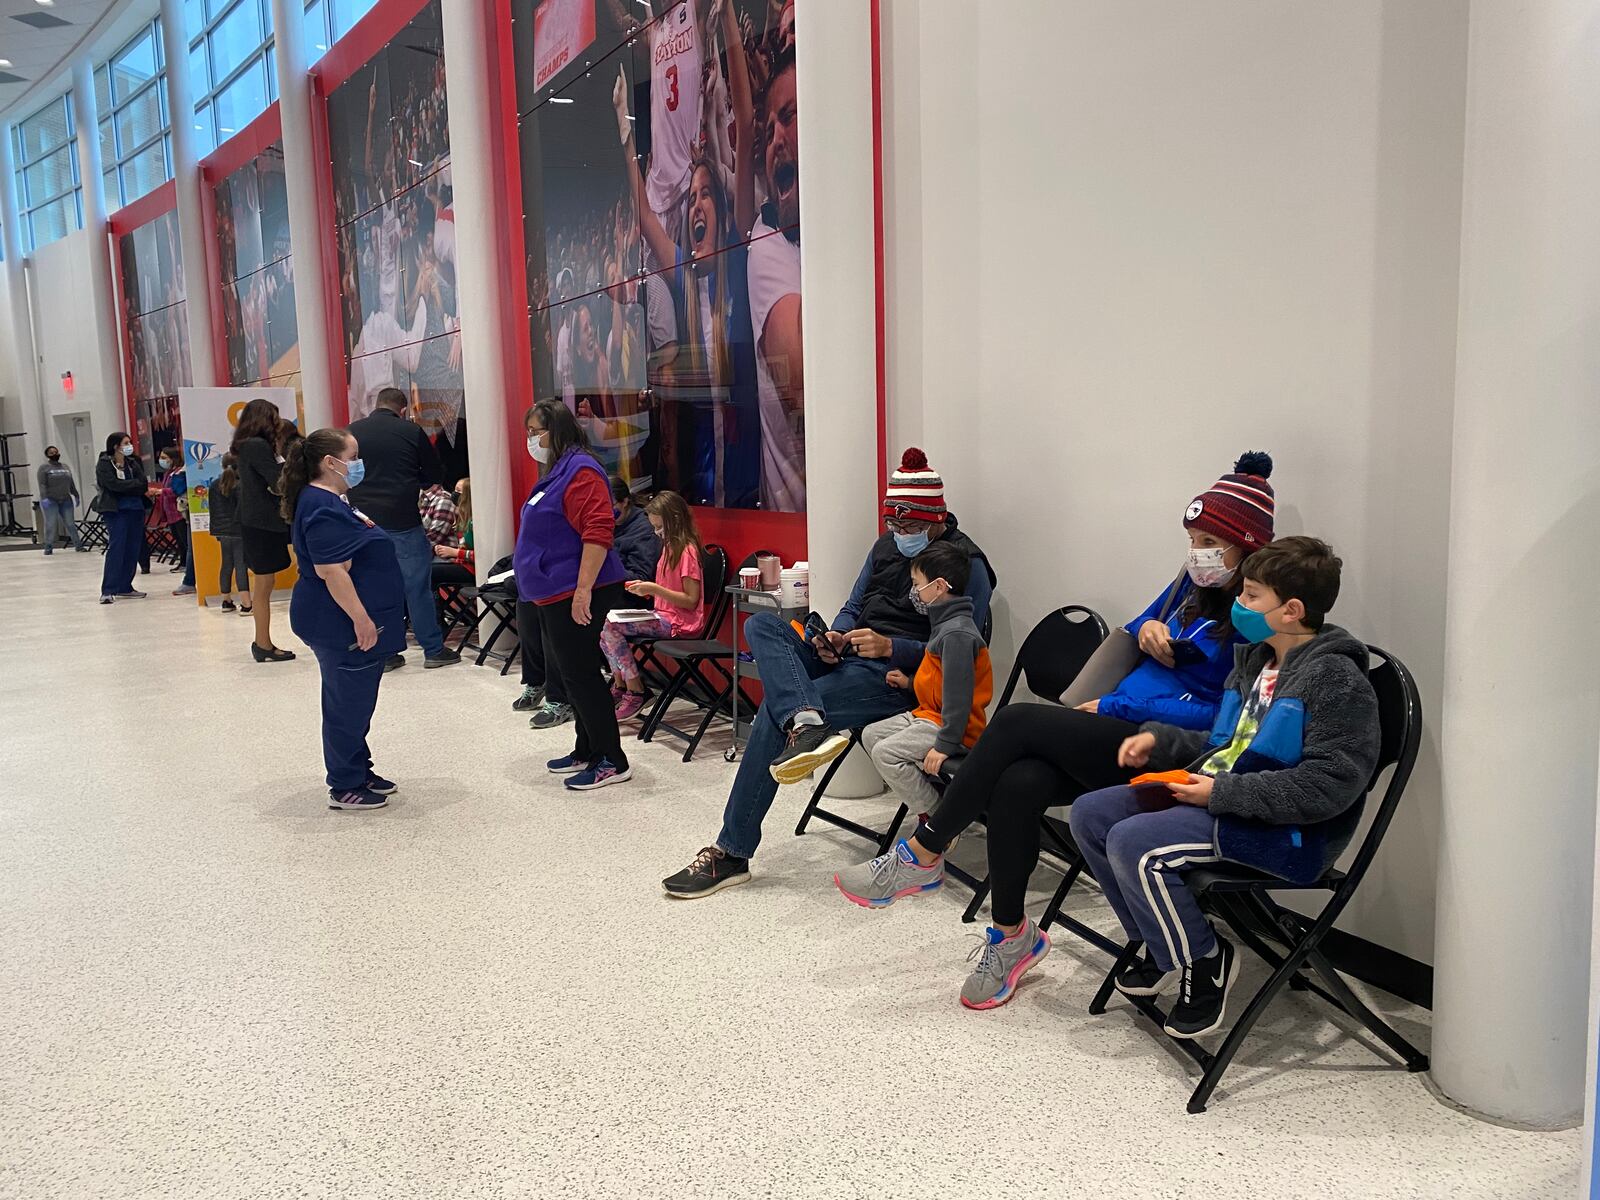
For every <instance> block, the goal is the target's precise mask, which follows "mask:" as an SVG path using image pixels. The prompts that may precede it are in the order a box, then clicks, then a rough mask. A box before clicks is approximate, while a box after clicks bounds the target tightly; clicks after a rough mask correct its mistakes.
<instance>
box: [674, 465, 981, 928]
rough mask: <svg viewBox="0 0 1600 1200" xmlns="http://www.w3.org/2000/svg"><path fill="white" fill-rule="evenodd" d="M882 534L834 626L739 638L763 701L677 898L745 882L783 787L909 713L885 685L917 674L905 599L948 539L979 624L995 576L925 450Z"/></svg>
mask: <svg viewBox="0 0 1600 1200" xmlns="http://www.w3.org/2000/svg"><path fill="white" fill-rule="evenodd" d="M883 519H884V524H885V525H886V526H887V528H888V532H887V533H885V534H883V535H882V536H881V537H879V538H878V540H877V541H876V542H874V543H873V546H872V549H871V550H870V551H869V552H868V554H867V561H866V563H865V565H863V566H862V568H861V574H860V575H859V576H858V577H857V579H856V583H855V587H854V588H853V589H851V592H850V599H849V600H847V601H846V602H845V606H844V607H843V608H842V609H840V610H839V615H838V616H837V617H836V618H835V619H834V622H833V625H832V627H831V628H830V629H829V630H828V632H827V633H826V634H824V635H821V636H819V637H817V638H816V640H815V641H814V642H813V643H811V644H809V645H808V644H807V643H806V642H805V641H802V640H801V639H800V638H799V637H797V636H796V635H795V632H794V630H793V628H792V627H790V626H789V625H788V624H786V623H785V622H783V621H782V620H780V619H779V618H778V617H776V616H774V615H773V614H771V613H756V614H755V615H754V616H752V617H750V619H749V620H748V621H746V622H745V627H744V631H745V639H746V640H747V641H748V642H749V643H750V651H751V653H752V654H754V655H755V659H756V662H757V664H758V665H759V666H760V668H761V686H762V689H763V692H764V694H765V699H763V701H762V703H761V708H760V709H759V710H758V711H757V712H756V716H755V720H754V722H753V723H752V725H751V728H750V741H749V742H748V743H747V744H746V746H745V752H744V758H743V759H741V760H740V762H739V772H738V774H737V775H735V776H734V780H733V791H732V792H731V793H730V794H729V796H728V804H727V808H726V809H725V810H724V811H723V815H722V832H721V833H719V834H718V835H717V840H716V842H715V843H713V844H712V845H710V846H707V847H705V849H703V850H701V851H700V853H699V854H698V855H696V856H695V859H694V861H693V862H691V863H690V864H689V865H688V866H687V867H685V868H684V869H683V870H681V871H679V872H678V873H677V874H676V875H672V876H670V877H669V878H667V879H665V880H663V881H662V886H663V887H664V888H665V889H666V892H667V895H669V896H673V897H676V898H679V899H691V898H694V897H699V896H707V895H710V894H711V893H712V892H715V891H718V890H720V889H722V888H725V887H729V886H732V885H734V884H739V883H744V882H745V881H746V880H747V879H749V878H750V856H751V855H753V854H754V853H755V851H756V847H757V845H759V843H760V841H761V822H762V821H763V820H764V819H765V818H766V815H767V810H768V809H770V808H771V807H772V802H773V800H774V799H775V798H776V797H777V794H778V785H779V784H780V783H798V782H799V781H800V780H802V779H804V778H805V777H806V776H807V775H809V774H810V773H811V772H812V771H815V770H816V769H817V768H818V767H821V766H823V765H825V764H826V763H829V762H831V761H832V760H833V759H835V758H837V757H838V756H839V755H840V754H843V753H844V751H845V750H846V748H848V746H849V744H850V738H849V735H848V733H847V732H846V731H848V730H850V729H853V728H856V727H858V726H862V725H870V724H871V723H872V722H874V721H881V720H883V719H884V718H886V717H892V716H895V715H896V714H897V713H902V712H906V711H908V710H909V709H910V708H911V707H912V704H913V702H914V697H913V695H912V693H910V692H908V691H905V690H903V689H900V688H892V687H890V686H889V684H888V681H887V677H888V674H889V672H890V671H891V670H895V669H898V670H901V671H904V672H905V673H906V674H907V675H915V674H916V671H917V667H918V666H920V665H921V662H922V652H923V650H924V648H925V646H926V643H927V641H928V637H929V622H928V614H927V612H926V610H925V607H926V606H923V611H918V605H919V602H918V601H917V600H916V599H915V598H914V597H913V595H912V591H911V560H912V559H913V558H915V557H916V556H917V555H918V554H920V553H922V551H923V550H924V549H925V548H926V547H927V546H928V543H929V542H931V541H936V540H946V541H948V542H950V543H951V544H952V545H955V546H957V547H959V548H960V549H962V550H963V551H965V552H966V554H967V555H968V557H969V558H970V559H971V560H972V578H971V580H970V581H969V582H968V584H967V595H968V596H970V597H971V599H972V608H973V620H974V621H975V622H977V624H978V625H979V626H980V627H981V626H982V625H983V623H984V620H985V619H986V617H987V616H988V613H989V601H990V599H991V598H992V596H993V594H994V585H995V574H994V569H993V568H992V567H990V565H989V562H988V559H987V557H986V556H985V555H984V553H983V551H982V550H980V549H978V547H977V544H976V543H974V542H973V540H972V539H971V538H969V537H967V535H966V534H964V533H962V532H961V530H960V528H959V526H958V525H957V523H956V519H955V516H954V514H952V513H951V512H950V511H949V510H948V509H947V508H946V507H945V501H944V481H943V480H941V479H940V478H939V476H938V475H937V474H935V473H934V472H933V470H932V469H930V468H929V466H928V459H927V457H926V456H925V455H924V454H923V453H922V451H920V450H916V449H911V450H907V451H906V452H905V456H904V457H903V458H902V459H901V462H900V469H899V470H898V471H896V472H894V474H893V475H891V476H890V477H889V489H888V492H887V494H886V495H885V496H884V499H883Z"/></svg>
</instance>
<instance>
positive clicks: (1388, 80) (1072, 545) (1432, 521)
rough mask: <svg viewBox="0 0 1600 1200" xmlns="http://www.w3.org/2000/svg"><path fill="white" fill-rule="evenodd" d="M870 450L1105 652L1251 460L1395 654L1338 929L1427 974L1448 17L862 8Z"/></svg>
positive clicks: (1439, 12) (1447, 404)
mask: <svg viewBox="0 0 1600 1200" xmlns="http://www.w3.org/2000/svg"><path fill="white" fill-rule="evenodd" d="M883 20H884V52H883V69H884V90H885V168H886V172H887V196H886V211H885V228H886V231H887V259H888V263H889V279H888V296H887V300H888V308H889V327H888V328H889V366H890V388H889V393H890V442H891V446H892V447H894V448H896V450H898V448H899V447H902V446H905V445H908V444H912V443H916V444H920V445H922V446H923V447H924V448H925V449H926V450H927V451H928V453H929V455H930V458H931V459H932V462H933V465H934V466H935V467H936V468H938V469H939V470H941V471H942V472H943V473H944V475H945V478H946V482H947V485H948V488H949V494H950V498H951V502H952V505H953V507H955V508H956V510H957V511H958V513H959V514H960V515H961V516H962V517H963V519H964V521H965V524H966V525H967V527H968V529H969V531H970V532H972V533H973V534H974V535H975V536H976V538H977V539H978V541H979V542H980V543H981V544H982V545H983V546H984V547H985V549H986V550H987V551H988V552H989V553H990V555H991V557H992V559H993V561H994V563H995V565H996V568H997V569H998V572H999V574H1000V580H1001V582H1000V600H999V601H998V603H997V614H996V621H997V625H996V645H997V651H998V652H999V654H1000V655H1001V656H1002V658H1004V659H1006V660H1009V658H1010V656H1011V652H1012V650H1013V649H1014V647H1015V645H1016V644H1017V643H1018V642H1019V641H1020V640H1021V638H1022V637H1023V636H1024V635H1025V634H1026V632H1027V630H1028V628H1029V627H1030V626H1031V625H1032V623H1033V622H1034V621H1035V620H1037V619H1038V617H1039V616H1041V615H1042V614H1043V613H1044V612H1046V611H1047V610H1048V609H1050V608H1052V607H1055V606H1057V605H1060V604H1062V603H1067V602H1072V601H1080V602H1084V603H1088V604H1091V605H1093V606H1094V607H1096V608H1097V609H1099V610H1100V611H1101V612H1102V613H1104V614H1105V615H1106V616H1107V617H1108V618H1109V619H1112V620H1113V621H1115V622H1120V621H1125V620H1127V619H1128V618H1129V617H1131V616H1132V615H1133V614H1134V613H1136V612H1138V611H1139V610H1140V609H1141V608H1142V607H1143V606H1144V605H1145V604H1146V603H1148V601H1149V600H1150V598H1151V597H1152V596H1153V595H1154V594H1155V593H1156V592H1157V590H1158V589H1159V588H1160V587H1161V585H1162V584H1163V583H1164V582H1166V581H1167V580H1169V579H1170V578H1171V577H1172V575H1173V574H1174V572H1175V571H1176V570H1177V568H1178V566H1179V565H1180V560H1181V555H1182V551H1183V548H1184V546H1185V544H1186V543H1185V540H1184V536H1183V531H1182V528H1181V518H1182V513H1183V510H1184V508H1185V506H1186V505H1187V504H1188V502H1189V500H1190V498H1191V497H1192V496H1193V495H1194V494H1196V493H1197V492H1199V491H1201V490H1202V489H1204V488H1205V487H1206V486H1208V485H1209V484H1210V483H1211V482H1212V481H1213V480H1214V479H1215V478H1216V476H1217V475H1218V474H1219V473H1221V472H1222V471H1224V470H1227V469H1229V468H1230V466H1231V463H1232V461H1233V459H1234V457H1235V456H1236V455H1237V454H1238V453H1239V452H1240V451H1243V450H1247V449H1266V450H1269V451H1271V452H1272V454H1273V456H1274V457H1275V458H1276V460H1277V464H1278V466H1277V472H1276V473H1275V475H1274V478H1273V482H1274V484H1275V485H1276V487H1277V489H1278V497H1279V509H1278V530H1279V532H1280V533H1301V532H1305V533H1313V534H1316V535H1318V536H1321V537H1325V538H1327V539H1329V540H1330V541H1331V542H1333V544H1334V546H1335V547H1336V549H1337V550H1338V551H1339V552H1340V553H1341V554H1342V555H1343V557H1344V559H1345V562H1346V575H1345V581H1346V582H1345V591H1344V595H1343V597H1342V599H1341V602H1340V604H1339V606H1338V609H1337V611H1336V613H1335V618H1334V619H1335V620H1337V621H1339V622H1340V623H1342V624H1345V625H1347V626H1348V627H1350V628H1351V629H1352V630H1353V631H1355V632H1356V633H1357V634H1358V635H1360V636H1362V637H1364V638H1366V639H1367V640H1369V641H1373V642H1377V643H1380V644H1382V645H1384V646H1386V647H1388V648H1390V649H1392V650H1393V651H1394V652H1395V653H1396V654H1398V655H1399V656H1400V657H1402V658H1403V659H1404V660H1405V661H1406V662H1407V663H1408V664H1409V665H1410V666H1411V668H1412V669H1413V671H1414V672H1415V673H1416V674H1417V676H1418V679H1419V682H1420V684H1421V687H1422V691H1423V697H1424V703H1425V705H1426V707H1427V711H1428V715H1429V716H1430V717H1432V718H1433V720H1432V722H1431V723H1430V725H1429V728H1428V730H1427V734H1426V736H1425V741H1424V748H1423V756H1422V762H1421V764H1420V766H1419V768H1418V772H1417V775H1416V777H1415V779H1414V783H1413V786H1412V789H1411V791H1410V792H1409V793H1408V796H1407V803H1406V805H1405V807H1404V809H1403V810H1402V812H1401V813H1400V815H1399V816H1398V817H1397V819H1396V822H1395V825H1394V827H1393V829H1392V831H1391V833H1390V834H1389V836H1388V839H1387V841H1386V844H1385V848H1384V851H1383V854H1382V856H1381V857H1380V859H1379V860H1378V863H1377V865H1376V866H1375V868H1374V872H1373V874H1372V875H1371V876H1370V877H1369V879H1368V881H1367V884H1366V885H1365V887H1364V888H1363V890H1362V892H1361V893H1360V894H1358V896H1357V898H1356V900H1355V902H1354V904H1353V906H1352V909H1351V911H1350V912H1349V913H1348V914H1347V916H1346V917H1345V919H1344V921H1343V922H1342V924H1343V925H1344V926H1345V927H1346V928H1348V929H1350V930H1351V931H1352V932H1355V933H1358V934H1360V935H1362V936H1364V937H1368V938H1371V939H1373V940H1375V941H1378V942H1380V943H1382V944H1384V945H1388V946H1391V947H1393V948H1395V949H1397V950H1400V951H1402V952H1403V953H1405V954H1408V955H1411V956H1413V957H1415V958H1418V959H1421V960H1423V961H1431V957H1432V947H1433V920H1434V900H1433V893H1434V881H1435V847H1436V840H1437V837H1436V827H1437V815H1438V807H1439V785H1438V779H1439V761H1438V723H1437V718H1438V712H1439V707H1438V706H1439V697H1440V686H1441V677H1442V671H1443V629H1442V612H1443V596H1444V579H1445V569H1446V543H1447V535H1448V518H1449V502H1450V445H1451V414H1452V405H1453V399H1452V397H1453V386H1454V360H1455V323H1456V287H1457V267H1458V260H1459V237H1460V204H1461V170H1462V168H1461V163H1462V140H1463V128H1464V107H1463V106H1464V88H1465V64H1466V17H1465V13H1464V6H1461V5H1458V4H1455V3H1451V2H1449V0H1407V2H1405V3H1400V2H1398V0H1397V2H1394V3H1387V4H1386V3H1382V2H1380V0H1352V2H1348V3H1340V4H1331V3H1327V4H1297V5H1284V4H1279V3H1275V2H1273V0H1229V2H1227V3H1224V4H1209V5H1204V6H1195V5H1189V4H1182V3H1175V2H1164V3H1147V4H1141V5H1137V6H1129V5H1117V6H1113V5H1086V4H1065V5H1063V4H1059V3H1050V2H1047V0H1007V3H1005V4H994V5H985V6H983V10H982V19H981V20H978V19H976V18H975V16H974V13H973V10H972V7H971V6H970V5H966V4H959V3H956V0H883Z"/></svg>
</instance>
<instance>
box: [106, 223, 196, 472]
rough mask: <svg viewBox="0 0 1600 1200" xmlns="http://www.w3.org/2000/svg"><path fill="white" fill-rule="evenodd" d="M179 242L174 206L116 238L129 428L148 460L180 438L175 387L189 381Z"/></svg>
mask: <svg viewBox="0 0 1600 1200" xmlns="http://www.w3.org/2000/svg"><path fill="white" fill-rule="evenodd" d="M180 245H181V244H180V242H179V240H178V214H177V212H176V210H172V211H169V212H165V213H162V214H161V215H160V216H159V217H156V218H155V219H154V220H151V221H148V222H146V223H145V224H143V225H141V226H139V227H138V228H137V229H132V230H129V231H128V232H127V233H124V234H122V235H121V236H120V237H119V239H118V243H117V256H118V258H119V260H120V266H121V274H122V331H123V348H124V352H125V353H126V355H127V364H128V381H129V384H130V386H131V387H132V390H133V395H132V397H131V399H132V401H133V410H134V417H135V420H134V423H135V426H136V428H135V431H134V432H135V435H136V436H137V437H138V439H139V452H140V454H141V455H143V456H144V457H145V458H146V459H148V460H150V461H154V459H155V456H156V455H157V454H159V453H160V452H161V451H162V450H164V449H166V448H167V447H168V446H173V445H177V444H178V443H179V442H180V440H181V439H182V430H181V428H180V423H179V419H178V389H179V388H181V387H188V386H189V385H190V384H191V383H192V382H193V380H192V379H191V377H190V367H189V326H188V304H187V302H186V298H185V295H184V290H183V252H182V250H181V248H180Z"/></svg>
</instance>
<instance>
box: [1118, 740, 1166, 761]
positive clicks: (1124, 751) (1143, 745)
mask: <svg viewBox="0 0 1600 1200" xmlns="http://www.w3.org/2000/svg"><path fill="white" fill-rule="evenodd" d="M1155 748H1156V735H1155V734H1153V733H1136V734H1134V735H1133V736H1132V737H1131V738H1128V739H1127V740H1126V741H1124V742H1123V743H1122V746H1121V748H1120V749H1119V750H1118V751H1117V766H1119V767H1142V766H1144V765H1145V763H1147V762H1149V761H1150V752H1151V751H1152V750H1154V749H1155Z"/></svg>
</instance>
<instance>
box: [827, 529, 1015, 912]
mask: <svg viewBox="0 0 1600 1200" xmlns="http://www.w3.org/2000/svg"><path fill="white" fill-rule="evenodd" d="M970 575H971V563H970V561H969V559H968V557H967V555H966V554H965V553H963V552H962V551H961V550H960V549H958V548H957V547H955V546H950V545H946V544H944V543H943V542H935V543H933V545H931V546H929V547H928V548H927V549H926V550H924V551H923V552H922V553H921V554H919V555H917V557H916V558H915V559H914V560H913V561H912V563H911V602H912V603H913V604H914V605H915V606H916V607H917V608H918V609H919V610H923V609H925V610H926V611H927V613H928V620H929V623H930V625H931V626H932V630H933V632H932V635H931V636H930V637H929V639H928V645H927V649H926V650H925V651H924V652H923V655H922V663H921V665H920V666H919V667H918V668H917V674H916V678H915V679H908V678H906V675H905V673H904V672H903V671H891V672H889V675H888V683H889V685H890V686H891V687H902V688H910V689H911V690H912V691H914V692H915V693H916V696H917V707H916V708H915V709H914V710H913V711H912V712H909V713H901V714H900V715H899V716H894V717H889V718H888V719H887V720H883V721H879V722H877V723H876V724H873V725H868V726H867V727H866V729H864V730H863V731H862V733H861V744H862V745H863V746H864V747H866V750H867V753H868V754H869V755H871V756H872V761H873V764H874V765H875V766H876V767H877V768H878V773H879V774H881V775H882V776H883V779H884V782H885V783H887V784H888V785H889V790H890V791H891V792H893V793H894V795H895V797H896V798H897V799H898V800H899V801H900V802H901V803H902V804H904V805H905V806H906V807H907V808H909V809H910V810H911V811H912V812H914V813H920V812H926V811H927V810H928V809H930V808H932V807H933V804H934V801H936V800H937V799H938V798H939V792H938V789H936V788H935V787H934V785H933V782H932V780H933V779H934V778H936V777H937V776H938V774H939V769H940V768H941V767H943V766H944V764H945V761H946V760H947V759H949V758H951V757H952V756H954V755H957V754H964V753H966V752H967V751H968V750H970V749H972V746H973V744H974V743H975V742H976V741H977V740H978V735H979V734H981V733H982V732H983V728H984V725H985V724H987V722H988V716H987V715H986V714H987V710H988V707H989V701H990V700H991V699H992V698H993V697H994V671H993V669H992V668H991V666H990V663H989V647H988V646H986V645H985V644H984V641H983V634H982V633H981V632H980V631H979V629H978V626H977V623H976V622H975V621H974V620H973V606H972V600H971V599H970V598H969V597H968V596H966V595H965V592H966V590H967V581H968V579H969V578H970ZM833 881H834V883H835V884H836V885H837V886H838V888H839V890H840V891H841V892H843V893H844V895H845V897H846V898H847V899H849V900H852V901H854V902H855V903H857V904H860V905H863V906H865V907H867V908H880V907H882V906H884V905H886V904H892V903H894V901H895V900H897V899H899V898H900V897H901V896H911V895H927V894H928V893H930V892H935V891H938V890H939V888H940V887H942V886H943V884H944V859H943V858H942V857H941V858H940V860H939V862H938V863H937V864H935V865H934V866H931V867H924V866H922V865H921V864H919V863H917V861H916V859H915V857H914V856H912V855H911V854H910V851H909V850H908V849H907V848H906V845H905V842H904V840H902V841H901V842H900V844H899V845H897V846H896V847H895V848H894V849H893V850H891V851H890V852H889V853H888V854H885V855H882V856H880V857H878V858H875V859H873V860H872V861H871V862H865V863H862V864H861V865H860V866H856V867H851V868H849V869H848V870H845V871H841V872H839V873H838V874H837V875H835V876H834V877H833Z"/></svg>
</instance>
